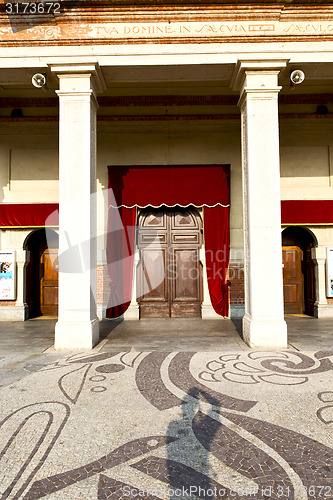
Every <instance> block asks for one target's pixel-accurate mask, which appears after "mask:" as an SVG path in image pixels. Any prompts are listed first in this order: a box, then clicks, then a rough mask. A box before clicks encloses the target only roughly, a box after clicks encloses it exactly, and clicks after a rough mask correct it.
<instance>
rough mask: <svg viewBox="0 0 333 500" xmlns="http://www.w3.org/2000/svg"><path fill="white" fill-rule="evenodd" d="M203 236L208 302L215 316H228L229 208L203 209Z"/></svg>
mask: <svg viewBox="0 0 333 500" xmlns="http://www.w3.org/2000/svg"><path fill="white" fill-rule="evenodd" d="M204 234H205V255H206V268H207V280H208V288H209V295H210V300H211V303H212V306H213V308H214V310H215V312H217V314H219V315H220V316H228V315H229V285H230V282H229V281H227V280H226V276H227V271H228V266H229V249H230V236H229V234H230V232H229V207H227V208H225V207H221V206H219V205H218V206H216V207H213V208H209V207H204Z"/></svg>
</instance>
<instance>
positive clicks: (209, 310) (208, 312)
mask: <svg viewBox="0 0 333 500" xmlns="http://www.w3.org/2000/svg"><path fill="white" fill-rule="evenodd" d="M201 318H202V319H223V316H220V315H219V314H217V312H215V310H214V307H213V306H212V304H210V303H209V304H207V303H203V304H201Z"/></svg>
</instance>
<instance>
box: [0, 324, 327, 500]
mask: <svg viewBox="0 0 333 500" xmlns="http://www.w3.org/2000/svg"><path fill="white" fill-rule="evenodd" d="M300 320H301V321H300V322H298V323H297V321H296V323H295V322H294V330H295V335H296V336H295V341H297V342H299V343H301V342H302V341H301V335H300V333H299V336H298V337H297V329H298V328H299V332H301V330H302V328H304V322H303V323H302V321H303V318H300ZM292 321H293V320H292ZM31 323H32V322H31ZM31 323H30V324H31ZM331 324H332V323H331ZM169 325H170V323H169ZM179 325H180V323H179ZM202 325H203V323H201V326H202ZM295 325H296V326H295ZM302 325H303V326H302ZM7 326H8V325H7ZM49 326H52V324H51V323H49ZM180 326H182V325H180ZM329 326H330V324H329V323H327V322H325V323H321V329H318V330H317V331H313V332H312V337H315V338H314V340H312V344H311V345H312V346H313V345H314V344H315V346H316V347H317V349H316V350H312V351H311V352H309V351H307V352H300V351H298V350H297V348H296V347H295V346H292V345H291V346H290V348H289V349H286V350H282V351H273V352H265V351H263V350H259V351H258V350H253V349H248V348H247V347H245V346H244V345H242V344H241V341H238V340H237V342H234V344H232V342H231V341H230V337H228V336H227V338H228V342H230V344H232V345H231V350H230V349H224V348H222V349H216V351H211V350H210V351H208V350H207V351H204V350H202V351H199V352H197V351H191V350H189V349H187V350H186V349H185V348H184V349H183V350H179V349H178V350H175V351H172V352H170V351H167V350H166V349H165V347H166V346H164V349H161V350H152V351H147V350H144V351H143V352H141V351H139V350H137V349H135V348H132V350H130V349H128V350H126V351H124V352H123V351H122V352H119V351H118V350H113V351H112V349H111V344H109V340H107V338H105V340H106V342H104V343H103V341H102V343H101V344H100V346H99V347H97V348H96V349H94V350H92V351H89V352H81V353H79V352H75V353H64V352H63V353H60V352H55V351H53V350H52V349H47V347H46V346H47V339H46V338H45V337H43V335H42V330H43V328H46V324H45V325H44V327H42V326H41V325H40V323H37V322H36V338H37V340H36V342H35V343H33V344H32V346H31V353H30V360H26V361H25V364H24V365H22V358H20V356H22V355H23V353H25V354H26V355H27V352H28V351H26V350H24V349H23V347H24V342H25V341H26V342H28V339H29V335H30V334H31V332H33V330H31V332H30V333H29V332H27V330H24V328H22V329H21V337H19V338H21V341H22V344H21V345H17V352H15V351H16V349H14V348H13V346H12V349H11V351H10V349H9V340H8V339H9V334H8V336H7V340H6V335H5V334H3V335H2V340H1V331H0V348H1V345H3V344H4V343H6V342H8V345H7V347H6V348H5V349H4V350H3V351H1V356H0V357H2V358H3V359H2V360H0V363H1V362H2V374H3V375H5V374H6V373H7V374H10V373H15V372H17V370H20V369H25V370H26V376H24V377H22V376H19V377H17V378H16V379H15V378H14V380H10V378H8V379H7V381H6V383H5V384H4V385H3V387H2V389H1V392H0V394H1V406H0V420H1V426H0V450H1V451H0V495H2V496H1V498H2V499H7V498H8V499H21V498H22V499H26V500H32V499H38V498H49V499H51V500H53V499H61V500H67V499H83V500H94V499H98V500H104V499H112V500H113V499H115V500H117V499H126V498H137V499H138V498H140V499H143V498H145V499H146V498H148V499H163V500H176V499H179V498H180V499H196V498H200V499H201V498H203V499H233V498H236V499H260V500H261V499H297V500H303V499H304V500H305V499H319V498H320V499H328V498H333V450H332V444H333V348H331V349H329V348H328V347H327V344H328V343H329V342H330V338H331V337H330V328H329ZM164 327H165V328H167V327H166V326H164ZM164 327H163V328H164ZM229 327H230V328H231V326H230V325H229ZM315 327H316V328H317V327H318V322H317V323H313V328H315ZM2 328H3V327H2ZM29 328H30V327H29ZM116 328H118V327H116ZM116 328H115V329H114V331H113V339H114V338H115V335H116ZM123 328H124V327H123ZM126 328H129V327H128V326H126ZM132 328H134V326H133V327H132ZM138 328H142V327H141V326H140V327H139V326H138ZM163 328H162V329H163ZM182 328H184V327H183V326H182ZM196 328H197V326H196V325H195V324H194V323H193V324H192V326H191V329H189V333H188V334H187V335H188V338H190V332H192V333H194V334H196ZM209 328H210V326H209V325H207V330H209ZM212 328H213V327H212ZM39 329H40V330H39ZM9 330H10V329H9ZM118 331H119V330H118ZM24 332H25V333H24ZM12 333H15V332H12ZM169 333H172V332H170V330H169ZM183 333H184V332H183ZM210 334H212V336H213V337H214V335H215V333H214V331H210ZM146 335H147V336H148V337H149V335H148V333H147V332H146ZM179 335H181V333H179ZM102 336H103V332H102ZM194 336H195V335H194ZM111 337H112V332H111V336H110V338H111ZM182 337H183V338H184V337H186V334H185V335H183V334H182ZM24 339H25V340H24ZM38 339H39V340H38ZM303 339H305V340H304V342H305V345H307V343H309V345H310V343H311V336H310V335H309V336H307V335H306V334H304V335H303ZM43 342H45V344H43V347H45V348H46V349H47V351H46V352H45V353H44V354H42V353H41V352H40V351H41V349H39V351H38V345H40V344H42V343H43ZM228 342H227V344H228ZM238 342H239V343H238ZM26 348H27V346H26ZM232 348H233V349H232ZM20 349H21V351H20ZM15 356H16V358H15ZM8 361H10V362H11V365H10V364H8ZM6 363H7V364H6ZM20 363H21V364H20ZM15 366H16V368H15ZM22 366H23V368H22ZM17 367H18V368H17ZM36 370H38V371H36Z"/></svg>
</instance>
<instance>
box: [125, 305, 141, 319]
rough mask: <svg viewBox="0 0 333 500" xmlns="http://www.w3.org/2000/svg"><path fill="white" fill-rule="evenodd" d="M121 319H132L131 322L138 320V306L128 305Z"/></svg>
mask: <svg viewBox="0 0 333 500" xmlns="http://www.w3.org/2000/svg"><path fill="white" fill-rule="evenodd" d="M123 317H124V319H125V320H128V319H132V320H136V319H140V308H139V304H130V305H129V308H128V309H127V311H125V313H124V315H123Z"/></svg>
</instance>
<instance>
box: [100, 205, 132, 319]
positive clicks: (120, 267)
mask: <svg viewBox="0 0 333 500" xmlns="http://www.w3.org/2000/svg"><path fill="white" fill-rule="evenodd" d="M135 219H136V209H135V208H124V207H120V208H119V209H117V208H113V207H110V208H109V212H108V234H107V265H108V274H109V276H110V278H111V280H112V284H111V291H110V298H109V303H108V307H107V309H106V317H107V318H117V317H119V316H121V315H122V314H124V312H125V311H126V310H127V309H128V307H129V305H130V302H131V294H132V274H133V256H134V250H135V249H134V245H135V222H136V221H135Z"/></svg>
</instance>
